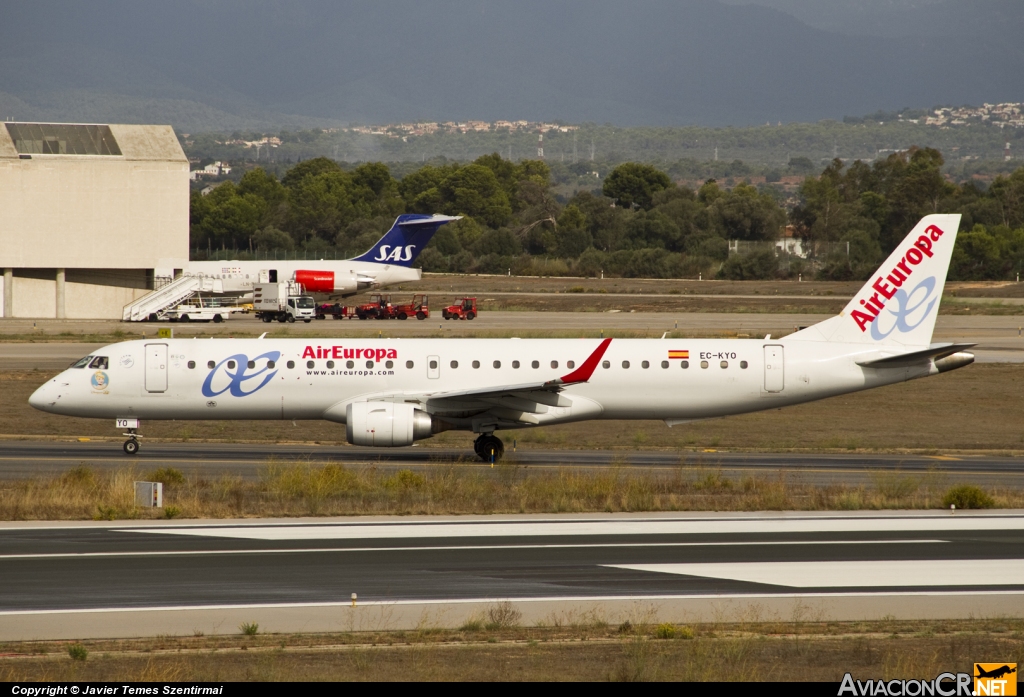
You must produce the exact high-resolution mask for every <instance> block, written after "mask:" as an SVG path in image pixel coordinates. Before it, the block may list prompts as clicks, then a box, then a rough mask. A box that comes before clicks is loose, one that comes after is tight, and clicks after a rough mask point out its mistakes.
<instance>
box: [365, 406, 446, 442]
mask: <svg viewBox="0 0 1024 697" xmlns="http://www.w3.org/2000/svg"><path fill="white" fill-rule="evenodd" d="M345 432H346V433H345V435H346V436H347V438H348V442H349V443H351V444H352V445H372V446H376V447H378V448H394V447H400V446H403V445H412V443H413V441H416V440H420V439H422V438H429V437H430V436H431V435H432V420H431V418H430V414H428V413H427V412H425V411H421V410H420V409H417V408H416V407H414V406H413V405H412V404H402V403H399V404H395V403H394V402H354V403H352V404H349V405H348V406H347V407H346V410H345Z"/></svg>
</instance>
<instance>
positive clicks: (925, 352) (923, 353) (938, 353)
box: [857, 343, 977, 368]
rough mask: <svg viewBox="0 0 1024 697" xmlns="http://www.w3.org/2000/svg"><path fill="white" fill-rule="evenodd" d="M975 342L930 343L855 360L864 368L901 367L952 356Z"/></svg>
mask: <svg viewBox="0 0 1024 697" xmlns="http://www.w3.org/2000/svg"><path fill="white" fill-rule="evenodd" d="M972 346H977V344H949V343H943V344H932V345H931V346H929V347H928V348H926V349H921V350H920V351H911V352H910V353H899V354H896V355H892V356H882V357H881V358H870V359H868V360H864V361H857V365H860V366H864V367H865V368H903V367H906V366H908V365H914V364H916V363H924V362H926V361H931V360H936V361H937V360H939V359H940V358H945V357H946V356H952V355H953V354H954V353H959V352H960V351H963V350H965V349H969V348H971V347H972Z"/></svg>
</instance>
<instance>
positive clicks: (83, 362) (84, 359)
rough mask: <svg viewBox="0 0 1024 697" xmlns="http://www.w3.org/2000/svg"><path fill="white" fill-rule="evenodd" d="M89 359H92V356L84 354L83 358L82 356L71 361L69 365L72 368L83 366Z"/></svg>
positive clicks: (87, 363)
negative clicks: (77, 359)
mask: <svg viewBox="0 0 1024 697" xmlns="http://www.w3.org/2000/svg"><path fill="white" fill-rule="evenodd" d="M91 360H92V356H86V357H85V358H83V359H81V360H79V361H76V362H75V363H73V364H72V365H71V367H72V368H84V367H85V366H87V365H89V361H91Z"/></svg>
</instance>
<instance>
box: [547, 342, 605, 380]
mask: <svg viewBox="0 0 1024 697" xmlns="http://www.w3.org/2000/svg"><path fill="white" fill-rule="evenodd" d="M610 343H612V340H611V338H608V339H605V340H604V341H602V342H601V345H600V346H598V347H597V349H596V350H595V351H594V352H593V353H592V354H590V357H589V358H587V360H585V361H583V365H581V366H580V367H579V368H577V369H576V370H574V371H572V372H571V373H569V374H568V375H563V376H562V377H561V378H559V380H558V382H560V383H561V384H563V385H571V384H573V383H578V382H587V381H588V380H590V376H591V375H593V374H594V370H596V369H597V364H598V363H600V362H601V357H602V356H604V352H605V351H607V350H608V344H610Z"/></svg>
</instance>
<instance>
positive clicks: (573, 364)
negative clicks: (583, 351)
mask: <svg viewBox="0 0 1024 697" xmlns="http://www.w3.org/2000/svg"><path fill="white" fill-rule="evenodd" d="M565 367H566V368H569V369H570V370H572V369H573V368H575V367H576V361H566V362H565Z"/></svg>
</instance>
